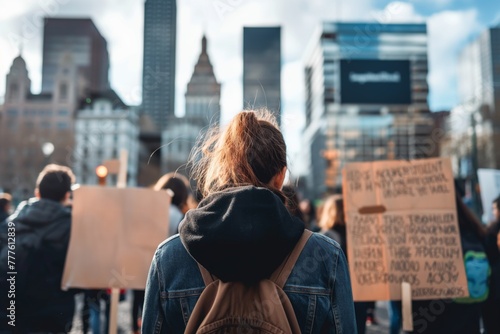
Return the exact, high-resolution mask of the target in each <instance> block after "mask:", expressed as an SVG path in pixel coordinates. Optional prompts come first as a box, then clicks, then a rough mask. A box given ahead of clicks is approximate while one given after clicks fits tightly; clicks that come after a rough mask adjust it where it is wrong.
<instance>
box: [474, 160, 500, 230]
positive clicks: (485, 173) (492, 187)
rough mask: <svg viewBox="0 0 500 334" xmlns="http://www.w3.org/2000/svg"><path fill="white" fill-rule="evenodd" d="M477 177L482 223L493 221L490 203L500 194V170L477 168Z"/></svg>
mask: <svg viewBox="0 0 500 334" xmlns="http://www.w3.org/2000/svg"><path fill="white" fill-rule="evenodd" d="M477 177H478V178H479V186H480V187H481V202H482V204H483V223H486V224H488V223H491V222H492V221H495V219H496V218H495V217H493V210H492V203H493V200H494V199H495V198H497V197H498V196H499V195H500V170H497V169H478V170H477Z"/></svg>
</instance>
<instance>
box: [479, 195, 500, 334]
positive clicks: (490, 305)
mask: <svg viewBox="0 0 500 334" xmlns="http://www.w3.org/2000/svg"><path fill="white" fill-rule="evenodd" d="M492 210H493V217H494V219H495V221H494V222H492V223H491V224H490V225H489V226H488V228H487V229H486V247H487V254H488V260H489V261H490V264H491V279H490V294H489V296H488V299H487V300H486V302H485V303H484V306H483V313H482V315H483V324H484V329H485V333H486V334H494V333H500V321H499V319H498V315H499V314H500V242H499V241H500V197H497V198H495V199H494V200H493V203H492Z"/></svg>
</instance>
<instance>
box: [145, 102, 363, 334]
mask: <svg viewBox="0 0 500 334" xmlns="http://www.w3.org/2000/svg"><path fill="white" fill-rule="evenodd" d="M192 159H193V161H194V162H193V163H194V167H195V168H194V171H193V178H194V179H195V180H196V181H197V182H198V183H197V184H198V188H199V191H200V192H201V194H202V196H203V199H202V200H201V201H200V203H199V205H198V207H197V208H195V209H192V210H189V211H188V212H187V213H186V216H185V217H184V220H183V221H182V223H181V225H180V234H179V235H176V236H173V237H171V238H169V239H168V240H167V241H165V242H163V243H162V244H160V245H159V246H158V249H157V251H156V253H155V255H154V258H153V261H152V264H151V268H150V272H149V277H148V281H147V285H146V299H145V302H144V317H143V332H144V333H183V332H184V331H185V330H186V324H187V323H188V322H189V320H190V317H191V316H192V315H193V310H194V308H195V306H196V304H197V301H198V299H199V298H200V295H201V294H202V293H203V292H204V290H205V283H204V282H205V281H204V279H203V278H204V277H205V278H206V275H204V276H202V274H201V271H200V267H202V268H204V269H206V271H208V272H209V274H208V275H209V276H212V277H213V276H215V277H216V278H217V279H218V280H220V281H221V282H224V283H226V282H235V284H239V286H245V287H250V288H251V287H253V286H256V285H258V284H259V282H261V281H262V280H264V279H268V278H270V276H271V275H272V274H273V273H275V271H276V269H278V268H279V267H280V266H281V265H282V264H283V263H284V262H285V260H286V259H287V258H288V256H289V254H290V253H291V252H292V250H293V249H295V247H296V245H297V243H298V242H299V240H301V241H303V240H306V241H305V246H304V248H303V250H302V252H301V253H300V256H299V257H298V259H297V262H296V263H295V266H294V267H293V269H292V271H291V272H290V275H289V276H288V279H287V280H286V282H285V283H284V288H283V291H284V292H285V294H286V296H287V297H288V299H289V301H290V302H291V305H292V306H293V312H294V313H295V317H296V320H297V323H298V327H299V328H300V332H302V333H320V332H321V333H322V332H328V333H356V324H355V321H354V308H353V301H352V291H351V284H350V278H349V273H348V270H347V264H346V260H345V257H344V254H343V252H342V251H341V249H340V247H339V246H338V244H337V243H335V242H333V241H332V240H331V239H329V238H327V237H325V236H323V235H321V234H318V233H310V232H309V233H310V234H309V233H304V224H303V223H302V222H301V221H300V220H299V219H298V218H296V217H294V216H292V215H291V214H290V213H289V211H288V210H287V208H286V206H285V201H286V199H285V196H284V195H283V193H282V191H281V189H282V186H283V182H284V180H285V174H286V171H287V160H286V145H285V141H284V139H283V135H282V134H281V132H280V130H279V128H278V126H277V123H276V120H275V118H274V117H273V116H272V115H271V114H270V113H269V112H266V111H259V112H254V111H243V112H240V113H238V114H237V115H236V116H235V117H234V118H233V119H232V120H231V121H230V122H229V124H228V125H227V126H226V127H225V128H224V129H223V130H221V131H217V130H215V132H213V133H212V134H211V135H209V136H208V137H207V138H206V139H205V141H204V142H203V143H202V146H201V147H200V149H199V150H198V154H195V155H194V156H193V158H192ZM304 236H307V237H308V239H307V238H304ZM224 302H226V303H229V304H230V306H231V307H232V306H239V304H245V303H254V302H258V301H256V300H245V299H244V298H243V299H242V300H237V301H236V300H235V301H232V300H225V301H224ZM236 304H238V305H236ZM273 309H274V308H273ZM238 319H240V318H233V319H227V321H229V320H231V321H233V322H234V321H238ZM256 321H258V319H256ZM241 325H242V326H245V325H246V326H249V325H252V324H248V323H245V324H241ZM236 326H237V324H236ZM245 329H249V328H245ZM250 332H251V331H250ZM297 332H299V331H297Z"/></svg>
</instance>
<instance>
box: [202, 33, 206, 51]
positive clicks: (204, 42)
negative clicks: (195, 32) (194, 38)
mask: <svg viewBox="0 0 500 334" xmlns="http://www.w3.org/2000/svg"><path fill="white" fill-rule="evenodd" d="M201 53H207V37H206V36H205V34H203V38H202V39H201Z"/></svg>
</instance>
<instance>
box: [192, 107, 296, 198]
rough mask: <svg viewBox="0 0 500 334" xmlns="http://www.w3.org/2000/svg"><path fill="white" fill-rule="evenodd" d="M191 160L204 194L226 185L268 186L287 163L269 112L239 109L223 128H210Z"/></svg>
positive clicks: (275, 126)
mask: <svg viewBox="0 0 500 334" xmlns="http://www.w3.org/2000/svg"><path fill="white" fill-rule="evenodd" d="M191 161H192V163H193V172H192V178H193V179H195V180H197V182H198V189H199V191H200V192H201V193H202V195H203V196H204V197H205V196H207V195H209V194H211V193H213V192H216V191H220V190H223V189H226V188H229V187H237V186H244V185H253V186H256V187H267V188H270V187H271V186H270V185H269V182H270V181H271V179H272V177H273V176H275V175H276V174H278V173H279V172H280V171H281V170H282V169H283V167H286V165H287V164H286V145H285V140H284V139H283V135H282V134H281V132H280V130H279V129H278V125H277V123H276V119H275V118H274V116H273V115H272V114H271V113H269V112H268V111H266V110H259V111H242V112H240V113H238V114H237V115H236V116H235V117H234V118H233V119H232V120H231V121H230V122H229V124H228V125H227V127H226V128H225V129H224V130H222V131H218V130H217V129H213V130H212V132H211V133H210V134H209V135H208V136H207V138H206V139H205V140H204V142H202V143H201V144H200V145H199V148H198V150H196V151H195V153H194V155H192V157H191ZM272 190H274V191H279V189H272Z"/></svg>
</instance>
